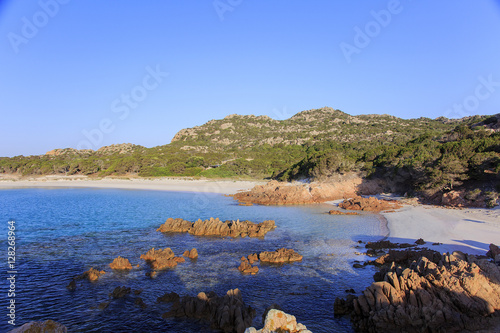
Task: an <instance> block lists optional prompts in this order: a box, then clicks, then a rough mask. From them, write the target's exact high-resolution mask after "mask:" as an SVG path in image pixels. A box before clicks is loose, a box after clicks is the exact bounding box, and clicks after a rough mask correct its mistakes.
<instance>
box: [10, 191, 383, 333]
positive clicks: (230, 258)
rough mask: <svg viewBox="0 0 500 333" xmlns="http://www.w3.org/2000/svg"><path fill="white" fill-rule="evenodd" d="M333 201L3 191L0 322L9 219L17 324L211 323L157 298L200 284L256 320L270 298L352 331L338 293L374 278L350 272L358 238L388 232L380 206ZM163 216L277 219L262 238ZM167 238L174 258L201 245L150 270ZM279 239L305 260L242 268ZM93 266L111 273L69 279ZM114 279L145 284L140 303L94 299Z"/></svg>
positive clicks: (162, 328)
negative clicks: (195, 229) (339, 211)
mask: <svg viewBox="0 0 500 333" xmlns="http://www.w3.org/2000/svg"><path fill="white" fill-rule="evenodd" d="M330 207H331V206H330V205H327V204H320V205H305V206H286V207H284V206H279V207H274V206H239V205H238V204H237V203H236V202H235V201H234V200H233V199H232V198H229V197H225V196H223V195H220V194H206V193H187V192H165V191H145V190H115V189H92V188H87V189H82V188H78V189H76V188H75V189H72V188H68V189H10V190H0V221H1V227H0V235H3V236H1V237H0V248H1V250H2V251H3V252H4V254H5V255H2V258H4V259H3V260H4V264H3V269H2V270H1V271H0V278H1V280H2V281H3V283H2V284H1V289H0V293H1V295H2V296H1V297H0V300H1V302H2V304H1V308H2V317H1V318H2V319H1V321H0V331H2V332H5V331H8V330H10V329H12V328H13V327H12V326H11V325H9V324H8V323H7V321H8V319H9V318H8V317H7V311H8V309H7V308H6V307H7V306H8V305H9V303H8V302H9V300H10V298H8V297H7V294H8V289H9V282H8V280H7V271H8V269H9V268H8V267H7V259H6V258H7V246H8V245H7V232H8V221H9V220H10V219H13V220H14V221H15V226H16V266H15V268H16V271H17V272H18V273H17V276H16V292H15V294H16V296H15V301H16V321H15V322H16V326H17V325H22V324H23V323H25V322H28V321H33V320H46V319H52V320H55V321H58V322H61V323H63V324H64V325H66V326H67V327H68V329H69V331H70V332H216V331H213V330H211V329H210V328H209V325H207V324H206V323H203V322H197V321H194V320H190V319H182V320H178V319H168V320H164V319H162V318H161V314H162V313H164V312H165V311H167V310H168V307H169V305H168V304H157V303H156V298H157V297H159V296H161V295H163V294H164V293H165V292H171V291H175V292H176V293H178V294H180V295H181V296H182V295H191V296H195V295H197V294H198V293H199V292H201V291H205V292H208V291H212V290H213V291H215V292H217V293H218V294H219V295H221V294H225V293H226V291H227V290H229V289H234V288H239V289H240V290H241V292H242V295H243V299H244V301H245V303H246V305H247V306H248V305H250V306H252V307H253V308H255V309H256V311H257V316H256V317H255V319H254V326H255V327H257V328H261V327H262V322H261V320H262V318H261V317H262V314H263V312H264V310H265V309H266V307H268V306H269V305H271V304H273V303H277V304H279V305H280V306H281V308H282V309H283V310H284V311H285V312H287V313H290V314H293V315H294V316H296V317H297V321H298V322H301V323H303V324H305V325H306V326H307V327H308V328H309V329H310V330H311V331H312V332H315V333H320V332H352V328H351V325H350V322H349V320H347V319H345V318H335V317H334V315H333V302H334V300H335V298H336V297H337V296H342V297H345V296H346V295H347V294H346V292H345V290H346V289H350V288H353V289H354V290H355V291H356V292H357V293H359V292H361V290H363V289H364V288H366V287H367V286H368V285H369V284H370V283H371V281H372V275H373V273H374V270H373V268H372V267H366V268H364V269H353V268H352V264H353V261H354V260H356V259H360V258H359V257H357V256H356V255H355V254H354V252H355V251H357V249H356V248H355V247H356V246H357V245H358V244H357V241H358V240H362V241H369V240H378V239H380V238H381V235H384V234H385V230H384V228H385V226H384V223H383V221H381V220H380V218H379V217H378V216H377V215H374V214H366V215H361V216H331V215H328V214H327V212H328V210H329V209H330ZM168 217H174V218H175V217H180V218H183V219H186V220H191V221H194V220H197V219H198V218H201V219H207V218H210V217H218V218H220V219H221V220H228V219H243V220H250V221H253V222H262V221H264V220H268V219H272V220H275V221H276V225H277V228H276V229H275V230H274V231H271V232H269V233H268V234H267V235H266V237H265V238H264V239H255V238H252V239H250V238H243V239H242V238H238V239H228V238H225V239H222V238H211V237H210V238H207V237H195V236H191V235H188V234H173V235H164V234H162V233H160V232H157V231H156V228H158V227H159V226H160V225H161V224H162V223H163V222H164V221H165V220H166V219H167V218H168ZM152 247H155V248H166V247H170V248H171V249H172V250H173V251H174V252H175V254H176V255H182V253H183V252H184V251H185V250H189V249H191V248H193V247H195V248H197V250H198V253H199V259H198V260H197V261H190V260H187V261H186V262H185V263H181V264H179V265H178V266H177V267H176V268H174V269H171V270H167V271H163V272H160V273H159V274H158V275H157V277H156V278H154V279H151V278H149V277H147V276H145V272H146V271H147V270H146V266H145V264H144V262H143V260H140V259H139V257H140V255H141V254H143V253H146V252H147V251H148V250H149V249H150V248H152ZM280 247H287V248H292V249H294V250H296V251H297V252H299V253H300V254H302V255H303V256H304V259H303V261H302V262H299V263H293V264H289V265H283V266H274V265H262V264H261V265H260V271H259V273H258V274H257V275H253V276H252V275H243V274H241V273H240V272H239V271H238V270H237V267H238V265H239V263H240V258H241V257H242V256H246V255H249V254H251V253H255V252H261V251H273V250H276V249H278V248H280ZM118 255H120V256H122V257H126V258H128V259H129V260H130V262H131V263H132V265H133V266H135V265H137V264H139V265H140V267H139V268H134V269H133V270H132V271H130V272H128V273H123V272H113V271H111V269H109V267H108V264H109V263H111V261H112V260H113V259H114V258H115V257H117V256H118ZM90 267H94V268H99V269H103V270H105V271H106V274H105V275H104V276H103V277H101V278H100V279H99V280H98V281H97V282H95V283H90V282H88V281H79V282H78V284H77V285H78V287H77V289H76V290H75V291H73V292H70V291H68V290H67V289H66V285H67V284H68V283H69V282H70V281H71V278H72V277H74V276H76V275H79V274H82V273H83V272H84V271H86V270H87V269H89V268H90ZM117 286H127V287H131V288H132V289H142V290H143V291H142V293H141V294H140V297H142V299H143V300H144V302H145V303H146V304H147V308H146V309H141V308H139V307H137V306H135V305H134V296H131V297H126V298H123V299H119V300H116V301H113V302H111V304H110V305H109V307H108V308H106V309H104V310H99V309H97V308H96V307H97V306H98V305H99V304H100V303H101V302H104V301H107V300H109V296H108V294H109V293H110V292H111V291H112V290H113V289H114V288H115V287H117Z"/></svg>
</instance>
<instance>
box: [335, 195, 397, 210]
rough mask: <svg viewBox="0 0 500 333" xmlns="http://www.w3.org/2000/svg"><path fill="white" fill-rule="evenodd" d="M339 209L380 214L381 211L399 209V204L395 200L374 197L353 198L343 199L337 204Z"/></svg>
mask: <svg viewBox="0 0 500 333" xmlns="http://www.w3.org/2000/svg"><path fill="white" fill-rule="evenodd" d="M339 207H340V208H344V209H347V210H363V211H370V212H381V211H383V210H394V209H399V208H401V207H402V206H401V204H400V203H399V202H397V201H395V200H379V199H377V198H375V197H369V198H363V197H355V198H352V199H345V200H344V201H343V202H341V203H339Z"/></svg>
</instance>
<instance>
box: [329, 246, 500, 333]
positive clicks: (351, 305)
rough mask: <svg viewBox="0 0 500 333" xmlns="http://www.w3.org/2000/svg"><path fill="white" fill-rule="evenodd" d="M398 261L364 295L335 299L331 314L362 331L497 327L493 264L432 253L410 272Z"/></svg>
mask: <svg viewBox="0 0 500 333" xmlns="http://www.w3.org/2000/svg"><path fill="white" fill-rule="evenodd" d="M401 252H408V253H410V252H416V251H401ZM389 255H391V254H389ZM393 255H395V254H394V253H393ZM395 256H396V255H395ZM397 256H399V257H400V262H405V261H406V262H408V260H410V259H411V254H398V255H397ZM396 259H397V258H396V257H395V260H394V261H392V263H391V266H390V267H386V269H385V270H382V271H381V273H382V274H378V276H377V275H376V276H375V279H376V281H377V282H374V283H373V284H372V285H371V286H370V287H368V288H367V289H366V290H365V291H364V292H363V294H362V295H360V296H359V297H355V296H353V295H349V296H348V297H347V299H337V300H336V301H335V305H334V309H335V314H336V315H343V314H350V316H351V321H352V322H353V325H354V327H355V329H356V330H358V331H362V332H400V331H401V330H402V329H403V328H404V330H405V332H459V331H460V332H462V331H466V330H467V331H478V330H484V329H488V328H491V326H492V325H498V324H499V323H500V317H499V316H500V268H499V267H498V266H497V265H495V264H494V263H492V262H490V261H488V260H486V259H477V258H476V257H475V256H472V255H465V254H463V253H461V252H454V253H453V254H451V255H449V254H445V255H443V256H441V255H439V254H436V253H435V252H434V251H433V252H432V253H429V254H427V255H424V256H421V257H419V258H418V259H416V260H413V261H412V262H411V264H410V265H409V266H408V267H405V265H399V264H398V265H397V264H396V262H398V260H396ZM384 262H385V263H387V262H389V260H387V259H385V260H384ZM498 327H500V326H496V328H498Z"/></svg>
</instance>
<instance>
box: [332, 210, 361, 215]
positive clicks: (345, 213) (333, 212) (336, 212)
mask: <svg viewBox="0 0 500 333" xmlns="http://www.w3.org/2000/svg"><path fill="white" fill-rule="evenodd" d="M328 214H330V215H359V213H356V212H342V211H340V210H335V209H332V210H331V211H329V212H328Z"/></svg>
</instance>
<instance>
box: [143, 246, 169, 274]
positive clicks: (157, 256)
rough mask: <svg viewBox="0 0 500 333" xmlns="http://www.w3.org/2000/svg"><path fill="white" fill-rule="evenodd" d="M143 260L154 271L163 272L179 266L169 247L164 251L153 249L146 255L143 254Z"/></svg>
mask: <svg viewBox="0 0 500 333" xmlns="http://www.w3.org/2000/svg"><path fill="white" fill-rule="evenodd" d="M141 259H143V260H145V261H146V262H147V263H148V265H149V266H150V267H151V269H153V270H162V269H166V268H173V267H175V266H177V260H176V259H175V255H174V252H173V251H172V250H171V249H170V248H169V247H167V248H165V249H163V250H162V249H159V250H156V249H155V248H152V249H151V250H149V251H148V252H147V253H146V254H141Z"/></svg>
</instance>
